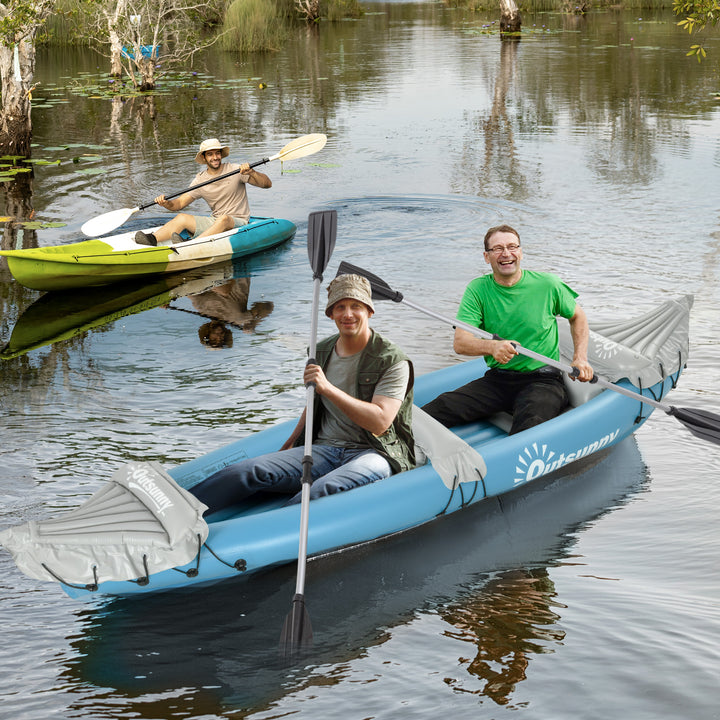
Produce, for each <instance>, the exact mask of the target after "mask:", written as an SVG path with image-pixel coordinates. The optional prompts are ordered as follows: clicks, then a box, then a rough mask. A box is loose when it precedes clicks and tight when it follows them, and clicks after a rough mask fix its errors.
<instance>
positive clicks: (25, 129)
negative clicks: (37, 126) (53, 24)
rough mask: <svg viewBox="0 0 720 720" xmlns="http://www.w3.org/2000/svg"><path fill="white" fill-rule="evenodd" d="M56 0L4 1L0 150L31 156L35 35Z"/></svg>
mask: <svg viewBox="0 0 720 720" xmlns="http://www.w3.org/2000/svg"><path fill="white" fill-rule="evenodd" d="M52 7H53V0H7V2H0V79H1V83H2V85H1V88H0V92H2V101H1V102H2V106H1V108H0V152H2V153H3V154H5V155H21V156H23V157H27V156H29V155H30V141H31V138H32V120H31V113H30V110H31V104H32V91H33V87H34V82H33V81H34V77H35V36H36V34H37V31H38V28H40V26H41V25H42V24H43V23H44V22H45V18H46V17H47V16H48V14H49V13H50V11H51V10H52Z"/></svg>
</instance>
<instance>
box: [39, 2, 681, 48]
mask: <svg viewBox="0 0 720 720" xmlns="http://www.w3.org/2000/svg"><path fill="white" fill-rule="evenodd" d="M442 2H443V4H444V5H445V6H447V7H453V8H458V9H461V10H466V11H470V12H495V11H497V12H499V4H498V0H442ZM93 5H94V4H93V3H92V2H91V1H89V0H84V1H83V0H81V2H77V0H59V2H58V3H57V6H56V12H55V13H54V14H53V15H51V16H50V17H49V18H48V20H47V22H46V25H45V28H44V32H42V33H40V34H39V35H38V38H37V40H38V43H39V44H45V45H81V46H82V45H85V46H92V45H94V44H96V41H95V40H93V38H94V37H96V34H95V33H94V32H92V29H93V28H94V27H96V24H97V19H96V16H95V14H94V12H95V11H94V6H93ZM313 6H314V7H315V9H316V10H317V11H318V12H319V18H317V19H316V20H313V19H311V18H310V17H309V15H308V13H309V12H310V8H312V7H313ZM672 6H673V2H672V0H623V1H622V2H617V1H616V0H580V2H579V3H578V2H575V1H574V0H521V2H518V7H519V9H520V12H541V11H552V10H555V11H558V12H568V13H573V12H575V13H576V12H578V11H581V12H587V11H588V10H592V9H607V8H614V9H639V8H649V9H658V10H659V9H670V8H672ZM365 9H366V8H365V7H364V5H363V3H362V2H361V0H229V1H228V2H225V1H224V0H209V2H208V3H207V4H206V5H205V7H204V10H203V11H202V13H199V14H198V16H197V21H198V24H199V25H200V26H201V27H202V29H203V31H204V33H206V34H207V35H209V36H213V35H219V38H218V47H220V48H221V49H223V50H226V51H236V52H274V51H276V50H278V49H279V48H280V46H281V45H282V43H283V42H284V41H285V40H286V39H287V38H288V37H289V35H290V34H291V33H292V32H294V31H296V30H298V29H300V28H303V27H306V26H307V25H308V23H310V24H313V23H314V22H323V21H324V22H338V21H341V20H345V19H350V18H358V17H361V16H362V15H363V14H364V12H365Z"/></svg>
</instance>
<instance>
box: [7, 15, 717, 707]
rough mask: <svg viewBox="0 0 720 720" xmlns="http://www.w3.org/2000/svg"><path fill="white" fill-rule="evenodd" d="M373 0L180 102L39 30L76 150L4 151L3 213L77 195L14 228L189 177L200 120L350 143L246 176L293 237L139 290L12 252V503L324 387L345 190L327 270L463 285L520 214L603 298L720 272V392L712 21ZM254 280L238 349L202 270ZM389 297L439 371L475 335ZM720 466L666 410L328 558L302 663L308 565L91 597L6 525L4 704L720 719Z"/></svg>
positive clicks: (220, 58)
mask: <svg viewBox="0 0 720 720" xmlns="http://www.w3.org/2000/svg"><path fill="white" fill-rule="evenodd" d="M367 7H368V10H369V12H368V13H367V14H366V15H365V16H364V17H363V18H362V19H360V20H357V21H347V22H342V23H338V24H336V25H334V26H323V27H322V29H321V31H320V32H319V33H315V32H312V31H308V32H307V34H305V35H302V36H301V37H298V38H296V39H294V40H293V41H292V42H290V43H288V44H287V46H286V47H284V48H283V49H282V50H281V51H280V52H279V53H277V54H272V55H264V56H261V57H253V58H241V57H237V56H234V55H230V54H218V53H213V54H209V55H208V56H207V57H204V58H203V59H202V61H201V62H200V63H198V64H197V65H196V68H195V69H196V71H197V72H198V75H197V76H196V77H195V82H194V84H193V85H192V86H191V87H175V86H168V89H169V92H166V93H163V94H160V95H158V96H157V97H155V98H154V99H152V100H149V99H137V98H136V99H133V100H128V101H126V102H112V101H111V100H109V99H107V98H106V97H103V96H102V95H101V94H100V93H99V92H97V89H96V87H95V86H96V85H97V84H98V83H100V84H104V83H106V82H107V79H106V78H105V77H104V76H103V72H104V70H105V67H104V61H103V60H102V59H101V58H99V57H98V56H97V55H93V54H92V53H89V52H85V51H68V50H45V51H42V52H41V53H40V55H39V58H38V65H37V79H38V80H39V81H40V83H41V84H40V85H39V87H38V88H37V90H36V93H35V96H34V101H35V103H34V108H33V119H34V128H35V133H34V141H35V147H34V150H33V158H34V159H35V160H43V161H48V162H50V163H53V164H39V163H38V164H36V166H35V172H34V176H33V177H32V179H31V180H29V181H26V182H25V184H24V186H23V187H24V188H25V190H24V191H21V190H20V189H18V187H17V186H13V185H10V184H8V183H5V195H4V202H5V206H6V207H5V212H6V214H12V212H13V209H16V208H18V207H23V208H25V210H26V211H27V212H29V211H30V210H34V213H35V216H34V217H35V219H36V220H38V221H40V222H41V223H43V224H45V225H48V224H54V223H62V224H64V226H62V227H44V228H42V229H39V230H35V229H33V227H32V226H30V227H27V226H23V227H20V228H16V230H15V231H13V232H10V231H9V230H6V231H5V235H4V237H3V240H2V243H3V247H9V246H16V245H19V246H23V245H24V246H29V245H32V244H38V245H51V244H57V243H65V242H70V241H71V240H73V239H77V238H78V236H79V228H80V225H81V224H82V223H83V222H84V221H85V220H87V219H89V218H91V217H94V216H95V215H98V214H100V213H102V212H106V211H109V210H112V209H116V208H118V207H134V206H136V205H138V204H139V203H143V202H148V201H150V200H151V199H152V198H154V197H155V196H156V195H157V194H159V193H161V192H165V193H168V192H171V191H176V190H181V189H182V188H184V187H187V185H188V184H189V181H190V180H191V178H192V176H193V174H194V173H195V169H194V167H195V165H194V163H193V162H192V157H193V155H194V153H195V151H196V148H197V145H198V144H199V142H200V141H201V140H202V139H204V138H205V137H219V138H221V139H222V140H223V141H224V142H227V143H229V145H230V146H231V159H232V160H235V161H245V160H247V161H253V160H256V159H260V158H262V157H266V156H269V155H272V154H273V153H275V152H277V151H279V150H280V149H281V148H282V147H283V146H284V145H285V144H286V143H287V142H289V141H290V140H291V139H293V138H294V137H297V136H298V135H302V134H305V133H311V132H323V133H326V134H327V136H328V144H327V146H326V148H325V149H324V150H323V151H322V152H321V153H318V154H317V155H315V156H313V157H311V158H307V159H305V160H300V161H297V162H295V163H292V164H287V165H286V166H285V167H284V168H283V167H281V166H280V165H279V164H278V163H275V164H271V165H269V166H267V167H266V170H267V172H268V174H269V175H270V177H271V178H272V180H273V183H274V186H273V188H272V189H271V190H269V191H260V190H257V189H251V194H250V202H251V206H252V208H253V212H254V213H255V214H258V215H275V216H280V217H287V218H289V219H291V220H293V221H294V222H295V223H296V224H297V225H298V233H297V235H296V237H295V239H294V240H292V241H290V242H288V243H286V244H285V245H283V246H281V247H279V248H277V249H275V250H273V251H271V252H268V253H265V254H262V255H259V256H257V257H254V258H251V259H249V260H246V261H241V262H237V263H235V264H232V263H229V264H227V265H224V266H220V267H219V268H217V269H215V270H213V271H211V272H209V273H208V274H206V275H203V274H202V273H200V274H197V275H193V274H189V275H188V277H186V278H184V279H183V280H184V282H182V283H180V284H179V285H178V286H177V287H170V288H168V287H167V286H161V285H158V286H157V287H155V286H152V287H145V288H134V292H135V295H133V296H132V299H133V300H134V303H135V305H134V306H133V307H134V310H137V312H133V313H131V314H128V311H127V310H123V309H122V308H123V307H127V306H128V303H129V302H130V300H128V301H127V302H126V301H125V300H124V299H123V298H119V297H118V294H117V293H113V292H110V293H108V292H107V291H88V292H86V293H84V294H80V295H79V296H78V295H73V294H70V295H65V296H62V297H55V296H50V297H49V299H48V298H47V297H42V296H41V293H39V292H34V291H31V290H27V289H25V288H22V287H20V286H19V285H18V284H17V283H16V282H15V281H14V280H13V279H12V278H11V276H10V275H9V273H8V271H7V267H6V265H4V264H2V265H0V345H1V346H2V347H4V348H5V351H4V357H5V359H2V360H0V423H1V427H2V442H0V462H2V467H3V471H2V472H1V473H0V498H1V499H2V509H1V510H0V513H1V515H0V527H6V526H8V525H14V524H18V523H21V522H25V521H27V520H28V519H31V518H37V517H41V516H47V515H49V514H53V513H56V512H58V511H61V510H62V509H66V508H70V507H75V506H76V505H77V504H79V502H81V501H82V500H83V499H85V498H86V497H88V496H89V495H90V494H91V493H93V492H94V491H95V490H97V489H98V488H99V487H100V485H101V484H102V483H103V481H104V480H106V479H107V478H108V477H109V476H110V475H111V474H112V472H113V470H114V469H115V468H116V467H117V466H119V465H120V464H122V463H125V462H127V461H130V460H136V459H157V460H159V461H160V462H162V463H163V464H165V465H166V466H173V465H175V464H178V463H181V462H184V461H186V460H189V459H191V458H193V457H196V456H197V455H198V454H200V453H203V452H205V451H208V450H211V449H213V448H216V447H219V446H221V445H223V444H226V443H228V442H230V441H231V440H233V439H235V438H237V437H239V436H241V435H243V434H246V433H248V432H251V431H252V430H253V429H256V428H257V427H258V426H260V425H266V424H269V423H274V422H275V421H277V420H280V419H288V418H292V417H295V416H297V415H298V414H299V413H300V411H301V410H302V407H303V405H304V399H305V395H304V391H303V388H302V387H301V385H300V378H301V374H302V367H303V364H304V357H305V355H304V352H305V347H306V345H307V342H308V334H309V320H310V308H311V299H312V273H311V270H310V268H309V264H308V260H307V254H306V231H307V216H308V213H309V212H312V211H313V210H319V209H327V208H334V209H336V210H337V211H338V218H339V221H338V228H339V230H338V241H337V246H336V249H335V253H334V256H333V258H332V260H331V262H330V265H329V267H328V271H327V274H326V279H328V278H330V277H332V275H334V273H335V270H336V268H337V265H338V264H339V263H340V261H341V260H347V261H350V262H353V263H355V264H357V265H361V266H363V267H365V268H367V269H369V270H372V271H373V272H375V273H377V274H379V275H380V276H381V277H383V278H384V279H386V280H387V281H388V282H389V283H390V284H391V285H393V286H394V287H396V288H397V289H399V290H401V291H402V292H403V293H404V294H405V296H406V297H407V298H408V299H412V300H414V301H416V302H418V303H422V304H425V305H429V306H432V307H433V308H434V309H436V310H437V311H439V312H442V313H444V314H446V315H453V314H454V312H455V309H456V307H457V303H458V301H459V298H460V295H461V293H462V289H463V288H464V285H465V283H466V282H467V281H468V280H470V279H471V278H472V277H474V276H476V275H477V274H480V273H482V272H484V271H485V267H484V263H483V261H482V255H481V251H480V243H481V238H482V235H483V234H484V232H485V230H486V229H487V227H489V226H490V225H494V224H497V223H499V222H509V223H510V224H512V225H514V226H515V227H517V228H518V230H519V231H520V233H521V235H522V237H523V245H524V247H525V266H526V267H529V268H534V269H539V270H548V271H552V272H556V273H558V274H559V275H561V276H562V277H563V278H564V279H565V280H566V281H567V282H569V284H570V285H572V286H573V287H574V288H575V289H576V290H577V291H578V292H579V293H580V302H581V303H582V305H583V307H584V308H585V309H586V310H587V312H588V314H589V316H590V318H591V320H601V321H603V320H607V319H609V318H614V317H620V316H623V317H626V316H627V317H629V316H632V315H635V314H640V313H642V312H645V311H647V310H648V309H650V308H651V307H653V306H654V305H656V304H657V303H659V302H660V301H662V300H664V299H666V298H668V297H672V296H675V295H678V294H685V293H693V294H694V296H695V305H694V307H693V311H692V319H691V353H690V362H689V365H688V368H687V370H686V372H685V373H684V374H683V376H682V378H681V380H680V384H679V386H678V388H677V389H676V390H675V391H674V392H673V394H672V395H671V398H670V401H671V402H672V403H673V404H674V405H678V406H681V407H682V406H687V407H697V408H702V409H707V410H711V411H714V412H720V349H719V348H718V331H717V321H718V317H720V290H719V288H720V268H719V265H718V256H719V254H720V221H719V218H718V210H719V207H718V198H719V197H720V187H719V185H718V171H719V170H720V101H718V93H719V92H720V78H718V74H717V72H716V70H717V67H718V66H717V60H718V57H719V56H720V43H719V42H718V39H717V37H714V38H712V37H711V38H710V39H709V41H708V43H707V47H708V49H709V50H710V59H709V60H708V61H707V62H705V63H703V64H701V65H698V63H697V62H695V60H693V59H687V58H686V57H685V53H686V51H687V48H688V46H689V44H690V43H691V42H692V41H691V40H690V39H689V38H688V36H687V34H685V33H683V32H681V31H680V30H679V29H678V28H676V26H675V21H676V19H675V17H674V16H673V15H672V14H670V13H650V14H646V12H645V11H643V12H642V13H640V12H615V11H604V12H600V11H598V12H593V13H592V14H590V15H588V16H587V17H568V16H563V15H559V14H540V15H535V16H531V15H528V16H526V17H525V25H524V28H525V32H524V33H523V38H522V41H521V42H519V43H501V42H500V40H499V38H498V36H497V35H496V34H492V33H491V32H490V31H489V29H488V27H486V26H487V25H488V24H489V23H490V22H491V21H492V18H488V17H484V16H479V15H472V14H466V13H464V12H462V11H460V10H455V9H448V8H445V7H444V6H443V5H441V4H437V3H379V4H369V5H368V6H367ZM261 85H266V87H260V86H261ZM0 211H2V208H0ZM155 216H157V213H156V214H155V215H153V213H152V212H151V211H146V212H145V213H141V214H139V215H137V216H136V217H135V218H134V220H133V222H134V223H135V225H134V227H140V226H141V225H142V223H146V222H148V220H149V219H150V218H152V217H155ZM229 283H232V286H233V287H234V288H235V289H236V290H237V292H238V293H239V294H240V295H242V298H243V299H242V300H241V301H240V302H238V303H236V304H235V306H234V308H233V310H232V311H233V312H234V313H235V316H234V318H235V319H234V322H236V324H237V325H243V328H242V329H240V328H239V327H237V326H229V327H231V328H232V334H233V342H232V346H231V347H226V348H223V349H219V350H213V349H210V348H208V347H207V346H204V345H203V344H202V343H201V342H200V338H199V334H200V333H201V332H202V328H203V325H204V323H205V322H207V320H206V318H205V317H204V316H203V312H205V313H206V314H207V307H208V305H207V302H209V300H208V297H209V296H208V294H207V293H208V292H209V288H210V287H211V286H215V287H220V286H223V287H226V288H227V287H230V286H229V285H228V284H229ZM201 291H205V292H204V293H203V294H202V295H201V294H199V293H200V292H201ZM214 299H215V301H217V298H214ZM212 300H213V298H212V297H210V301H212ZM123 303H125V304H124V305H123ZM203 303H205V305H203ZM143 308H144V309H143ZM93 309H96V310H97V311H96V312H95V313H93V312H92V310H93ZM105 309H107V312H105ZM141 309H143V310H142V312H140V311H139V310H141ZM101 310H102V311H103V312H101ZM228 312H229V311H228ZM103 313H105V314H104V315H103ZM112 313H114V315H113V314H112ZM103 316H104V317H105V319H104V320H103ZM374 325H375V327H376V328H377V329H379V330H380V331H381V332H384V333H386V334H388V335H389V336H391V337H392V338H393V339H395V340H396V341H397V342H398V343H399V344H400V345H401V346H403V347H404V348H405V349H406V350H407V351H408V352H409V353H410V354H411V355H412V357H413V359H414V360H415V363H416V368H417V371H418V372H421V373H422V372H427V371H429V370H432V369H435V368H438V367H441V366H443V365H446V364H448V363H452V362H457V361H458V358H457V357H456V356H455V355H454V354H453V352H452V350H451V336H452V330H451V328H449V327H447V326H445V325H442V324H437V323H435V322H434V321H432V320H429V319H427V318H426V317H425V316H424V315H418V314H417V313H416V312H415V311H413V310H412V309H409V308H407V307H405V306H402V305H395V304H393V305H390V304H387V305H386V304H381V305H380V307H379V308H378V312H377V314H376V315H375V318H374ZM330 331H331V326H330V323H329V321H327V320H326V319H325V318H322V319H321V321H320V333H321V334H327V333H329V332H330ZM719 465H720V448H718V447H716V446H713V445H711V444H709V443H703V442H702V441H700V440H697V439H695V438H693V437H692V436H691V435H690V434H689V433H688V432H687V431H686V430H685V429H684V428H683V427H682V425H680V424H679V423H678V422H676V421H675V420H673V419H672V418H670V417H668V416H666V415H664V414H662V413H656V414H655V415H654V416H653V417H651V418H650V420H649V421H648V422H647V423H646V424H645V425H644V426H643V427H642V428H641V429H640V430H639V431H638V432H637V434H636V436H635V437H633V438H632V439H630V440H627V441H625V442H624V443H622V444H621V445H620V446H618V447H617V448H615V449H614V450H612V451H611V452H609V453H607V454H606V455H605V456H603V457H601V458H600V459H599V460H598V461H597V462H595V463H594V464H592V465H589V466H582V467H579V468H577V469H576V470H575V471H574V472H573V473H572V474H571V475H569V476H566V477H563V478H559V479H555V480H550V481H547V482H545V483H544V484H541V485H540V486H539V487H537V488H531V489H529V490H526V491H524V492H522V493H518V494H516V495H513V496H510V497H506V498H503V500H502V502H497V501H492V502H488V503H486V504H482V505H480V506H476V507H474V508H471V509H469V510H467V511H465V512H464V513H460V514H457V515H456V516H453V517H451V518H448V519H445V520H443V521H440V522H435V523H431V524H430V525H429V526H427V527H425V528H422V529H420V530H418V531H415V532H411V533H407V534H405V535H402V536H400V537H397V538H394V539H392V540H391V541H388V542H384V543H380V544H376V545H373V546H369V547H365V548H362V549H361V550H359V551H355V552H350V553H345V554H342V555H339V556H336V557H333V558H328V559H324V560H321V561H317V562H313V563H311V564H310V567H309V569H308V577H307V586H306V591H307V603H308V608H309V610H310V614H311V616H312V621H313V629H314V631H315V647H314V649H313V652H312V653H311V654H310V655H309V656H308V657H307V659H306V662H305V663H304V664H302V666H298V667H289V668H288V667H282V666H280V665H279V664H278V662H277V658H276V644H277V640H278V637H279V633H280V629H281V626H282V620H283V618H284V616H285V614H286V613H287V611H288V609H289V602H290V598H291V596H292V593H293V590H294V578H295V568H294V567H288V568H283V569H279V570H276V571H273V572H269V573H266V574H263V575H262V576H261V577H259V578H257V579H256V580H255V581H254V582H253V583H246V582H242V581H238V582H229V583H227V584H225V585H221V586H218V587H216V588H213V589H211V590H207V591H194V592H190V593H183V594H178V595H175V594H172V595H166V596H158V597H153V598H148V599H143V600H141V601H133V602H129V601H114V602H102V601H94V602H90V603H84V604H83V603H78V602H77V601H73V600H70V599H69V598H67V597H66V596H65V595H64V594H63V593H62V591H61V590H60V589H59V588H58V587H56V586H54V585H52V584H49V583H48V584H45V583H39V582H35V581H33V580H30V579H28V578H26V577H25V576H23V575H21V574H20V572H19V571H18V570H17V569H16V567H15V565H14V563H13V562H12V561H11V559H10V557H9V555H8V554H7V553H6V552H4V551H2V552H0V610H1V612H2V620H3V628H4V633H5V640H4V641H3V643H2V645H1V646H0V702H1V703H2V714H3V716H6V717H9V718H14V719H15V720H20V719H23V720H25V719H35V718H38V719H48V720H49V719H51V718H52V719H53V720H54V719H55V718H62V719H65V718H93V719H95V718H137V717H141V718H151V719H157V720H164V719H167V718H203V719H205V718H239V717H248V718H255V719H258V720H259V719H261V718H264V719H269V718H278V717H290V716H293V717H294V716H298V715H299V716H305V717H308V718H323V719H331V718H343V720H363V719H365V718H427V719H428V720H429V719H430V718H437V717H438V716H439V715H441V714H443V715H448V716H452V717H455V718H463V719H464V718H468V719H469V718H473V720H475V719H477V718H483V719H497V718H503V717H510V716H512V717H522V718H528V719H530V718H532V719H537V720H549V719H551V718H552V719H553V720H563V719H565V718H567V719H569V718H573V719H574V720H577V718H582V719H583V720H594V719H596V718H597V719H598V720H600V719H602V720H605V719H606V718H608V717H618V718H628V719H631V720H657V719H658V718H667V719H668V720H669V719H670V718H672V719H673V720H674V719H675V718H686V719H688V720H711V719H712V718H720V689H719V688H720V684H719V683H718V677H720V651H719V650H718V637H719V634H720V609H719V607H718V601H717V598H718V596H719V595H720V580H719V577H718V571H719V570H720V567H719V560H720V542H719V540H718V519H719V512H718V507H719V506H720V482H719V480H720V478H719V477H718V475H719V471H718V468H719Z"/></svg>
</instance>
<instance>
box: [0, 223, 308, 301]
mask: <svg viewBox="0 0 720 720" xmlns="http://www.w3.org/2000/svg"><path fill="white" fill-rule="evenodd" d="M155 229H156V228H149V229H146V232H153V230H155ZM295 231H296V227H295V225H294V223H292V222H290V221H289V220H282V219H277V218H259V217H251V218H250V222H249V223H248V224H247V225H245V226H243V227H240V228H235V229H233V230H228V231H227V232H223V233H219V234H217V235H210V236H208V237H203V238H197V239H195V240H187V241H186V242H183V243H176V244H175V245H159V246H158V247H148V246H147V245H139V244H137V243H136V242H135V231H131V232H124V233H120V234H118V235H111V236H109V237H103V238H95V239H92V240H84V241H82V242H77V243H70V244H68V245H54V246H51V247H40V248H27V249H23V250H1V251H0V255H4V256H5V257H7V259H8V267H9V268H10V272H11V273H12V274H13V277H14V278H15V279H16V280H17V281H18V282H19V283H21V284H22V285H25V286H26V287H29V288H32V289H33V290H66V289H68V288H76V287H91V286H98V285H110V284H112V283H117V282H122V281H123V280H130V279H132V278H138V277H144V276H150V275H162V274H164V273H174V272H179V271H184V270H192V269H194V268H198V267H204V266H207V265H212V264H213V263H219V262H222V261H224V260H229V259H231V258H236V257H241V256H243V255H250V254H252V253H256V252H260V251H262V250H268V249H269V248H272V247H274V246H275V245H279V244H280V243H283V242H285V241H286V240H289V239H290V238H292V237H293V236H294V235H295Z"/></svg>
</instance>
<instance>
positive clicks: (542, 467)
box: [513, 428, 620, 485]
mask: <svg viewBox="0 0 720 720" xmlns="http://www.w3.org/2000/svg"><path fill="white" fill-rule="evenodd" d="M619 434H620V428H617V429H616V430H613V432H611V433H609V434H607V435H604V436H603V437H601V438H600V439H599V440H595V441H594V442H591V443H590V444H589V445H585V446H584V447H581V448H578V449H577V450H575V451H573V452H571V453H567V454H565V453H560V454H559V455H557V456H556V453H555V452H554V451H553V450H551V449H550V448H549V446H548V445H545V444H543V445H539V444H538V443H533V444H532V445H530V446H529V447H526V448H525V449H524V450H523V451H522V452H521V453H520V455H518V459H517V465H516V467H515V473H516V475H515V480H514V481H513V482H514V484H515V485H518V484H519V483H523V482H530V481H531V480H535V479H536V478H539V477H540V476H541V475H547V474H548V473H549V472H552V471H553V470H557V469H558V468H561V467H563V465H568V464H569V463H571V462H574V461H575V460H579V459H580V458H583V457H585V456H586V455H591V454H592V453H594V452H597V451H598V450H601V449H602V448H604V447H605V446H607V445H610V444H611V443H613V442H614V441H615V439H616V438H617V436H618V435H619Z"/></svg>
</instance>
